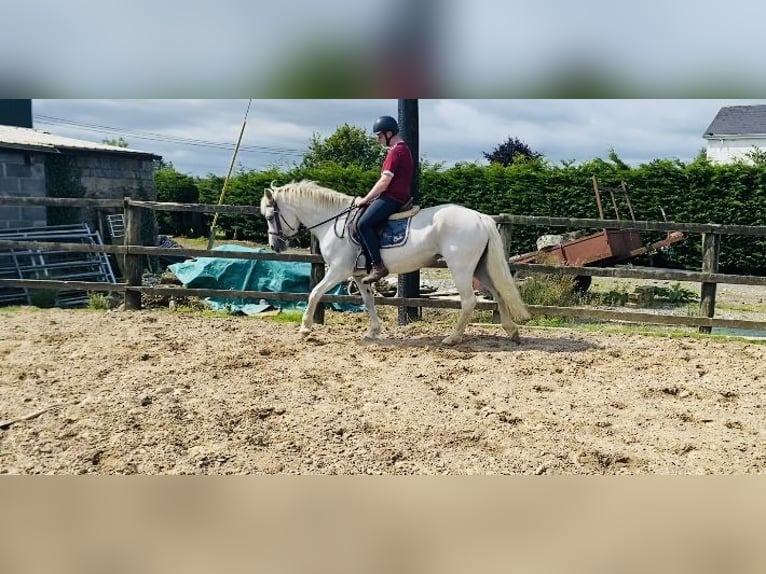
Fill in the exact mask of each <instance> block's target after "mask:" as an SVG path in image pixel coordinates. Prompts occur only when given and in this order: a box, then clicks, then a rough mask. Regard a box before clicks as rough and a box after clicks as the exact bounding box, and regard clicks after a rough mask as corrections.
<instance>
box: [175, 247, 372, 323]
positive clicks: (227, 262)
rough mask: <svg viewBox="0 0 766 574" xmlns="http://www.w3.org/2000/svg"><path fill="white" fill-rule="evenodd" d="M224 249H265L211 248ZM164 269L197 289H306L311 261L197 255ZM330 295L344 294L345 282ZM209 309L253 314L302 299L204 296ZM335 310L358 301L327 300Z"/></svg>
mask: <svg viewBox="0 0 766 574" xmlns="http://www.w3.org/2000/svg"><path fill="white" fill-rule="evenodd" d="M214 250H215V251H217V250H226V251H260V252H265V251H267V250H266V249H259V248H252V247H244V246H242V245H220V246H218V247H215V248H214ZM168 269H170V271H172V272H173V274H174V275H175V276H176V277H178V280H179V281H181V283H182V284H183V285H184V287H191V288H195V287H196V288H200V289H232V290H242V291H272V292H274V293H276V292H284V293H309V292H310V291H311V288H310V286H309V283H310V277H311V263H304V262H301V261H270V260H265V259H257V260H256V259H226V258H219V257H198V258H196V259H193V260H188V261H184V262H183V263H174V264H173V265H170V266H168ZM329 293H330V294H332V295H348V291H347V287H346V284H345V283H341V284H339V285H337V286H336V287H334V288H333V289H332V290H330V291H329ZM205 302H206V303H207V304H208V306H209V307H210V308H211V309H215V310H229V311H231V312H240V313H245V314H246V315H254V314H257V313H262V312H263V311H266V310H268V309H271V308H281V309H296V308H300V309H302V308H305V307H306V302H305V301H278V300H276V299H274V300H269V299H266V301H265V302H264V301H263V300H256V299H244V298H242V297H231V298H229V297H206V298H205ZM330 305H331V307H332V308H333V309H335V310H336V311H361V310H362V309H363V307H362V306H361V305H350V304H341V303H331V304H330Z"/></svg>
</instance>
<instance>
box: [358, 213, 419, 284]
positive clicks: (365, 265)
mask: <svg viewBox="0 0 766 574" xmlns="http://www.w3.org/2000/svg"><path fill="white" fill-rule="evenodd" d="M366 210H367V206H365V207H361V208H359V209H357V210H356V212H355V213H354V215H353V217H352V218H351V219H350V220H349V222H348V235H349V237H350V238H351V241H353V242H354V243H356V244H357V245H358V246H359V254H358V255H357V258H356V268H357V269H366V270H367V272H368V273H369V271H370V266H369V262H368V261H366V259H367V257H364V250H363V249H362V247H361V245H362V242H361V240H360V238H359V218H360V217H361V216H362V214H363V213H364V212H365V211H366ZM418 211H420V206H419V205H415V204H414V201H413V200H412V198H410V199H409V200H408V201H407V202H406V203H404V204H402V206H401V207H400V208H399V210H398V211H396V212H395V213H392V214H391V215H389V217H388V219H387V220H386V221H384V222H383V223H381V224H380V225H378V226H377V227H376V228H375V232H376V233H377V234H378V236H379V237H381V236H382V235H383V234H384V233H385V231H386V228H387V227H389V226H390V225H392V224H391V222H392V221H397V220H401V219H407V218H410V217H412V216H413V215H415V214H416V213H417V212H418ZM406 223H409V222H406ZM407 228H409V225H407V226H406V227H405V228H404V229H405V231H404V234H403V235H402V236H401V237H400V238H399V241H398V242H397V243H391V244H390V245H388V246H386V245H383V244H382V243H383V242H381V248H386V247H395V246H396V245H400V244H402V243H404V242H405V241H406V240H407V233H406V229H407Z"/></svg>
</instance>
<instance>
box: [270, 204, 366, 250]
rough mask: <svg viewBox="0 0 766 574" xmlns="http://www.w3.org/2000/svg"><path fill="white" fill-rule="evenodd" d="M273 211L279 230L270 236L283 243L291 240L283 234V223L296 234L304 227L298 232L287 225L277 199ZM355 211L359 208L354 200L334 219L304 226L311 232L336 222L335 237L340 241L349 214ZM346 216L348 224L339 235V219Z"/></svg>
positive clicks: (334, 216) (272, 232)
mask: <svg viewBox="0 0 766 574" xmlns="http://www.w3.org/2000/svg"><path fill="white" fill-rule="evenodd" d="M273 209H274V215H275V216H276V217H275V218H274V223H275V226H276V228H277V230H276V231H269V235H276V236H277V237H278V238H279V239H281V240H283V241H287V240H288V239H290V238H289V237H288V236H286V235H285V234H284V233H283V232H282V223H284V224H285V225H286V226H287V227H289V228H290V231H295V232H296V233H297V231H298V230H299V229H300V228H301V226H303V225H302V224H301V225H299V226H298V229H297V230H296V229H295V228H294V227H292V226H291V225H290V224H289V223H287V220H285V218H284V216H283V215H282V213H281V212H280V210H279V206H278V205H277V200H276V199H274V201H273ZM355 209H358V208H356V207H355V206H354V200H353V199H352V200H351V206H350V207H347V208H346V209H344V210H343V211H341V212H340V213H337V214H335V215H333V216H332V217H328V218H327V219H325V220H324V221H320V222H319V223H316V224H314V225H312V226H311V227H306V226H303V227H304V228H305V229H306V231H311V230H312V229H315V228H317V227H319V226H321V225H324V224H325V223H329V222H330V221H334V222H335V225H334V226H333V229H334V231H335V236H336V237H337V238H338V239H342V238H343V236H344V233H345V229H346V224H347V223H348V219H349V215H348V214H350V213H351V212H352V211H354V210H355ZM344 214H345V215H346V222H345V223H344V224H343V227H342V228H341V232H340V233H338V219H340V217H341V216H342V215H344ZM280 220H281V221H280ZM293 235H295V233H293Z"/></svg>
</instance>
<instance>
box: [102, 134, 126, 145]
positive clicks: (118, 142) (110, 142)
mask: <svg viewBox="0 0 766 574" xmlns="http://www.w3.org/2000/svg"><path fill="white" fill-rule="evenodd" d="M101 143H105V144H106V145H113V146H117V147H130V146H128V142H126V141H125V139H124V138H123V137H122V136H120V137H119V138H118V139H102V140H101Z"/></svg>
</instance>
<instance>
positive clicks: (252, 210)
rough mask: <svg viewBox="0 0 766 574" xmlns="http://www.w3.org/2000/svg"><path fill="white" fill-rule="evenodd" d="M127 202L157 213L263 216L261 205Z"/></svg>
mask: <svg viewBox="0 0 766 574" xmlns="http://www.w3.org/2000/svg"><path fill="white" fill-rule="evenodd" d="M125 202H126V203H127V204H128V205H132V206H134V207H143V208H146V209H154V210H157V211H193V212H197V213H216V212H217V213H228V214H235V215H258V216H260V215H261V208H260V206H259V205H210V204H205V203H173V202H169V201H144V200H136V199H130V198H126V200H125Z"/></svg>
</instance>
